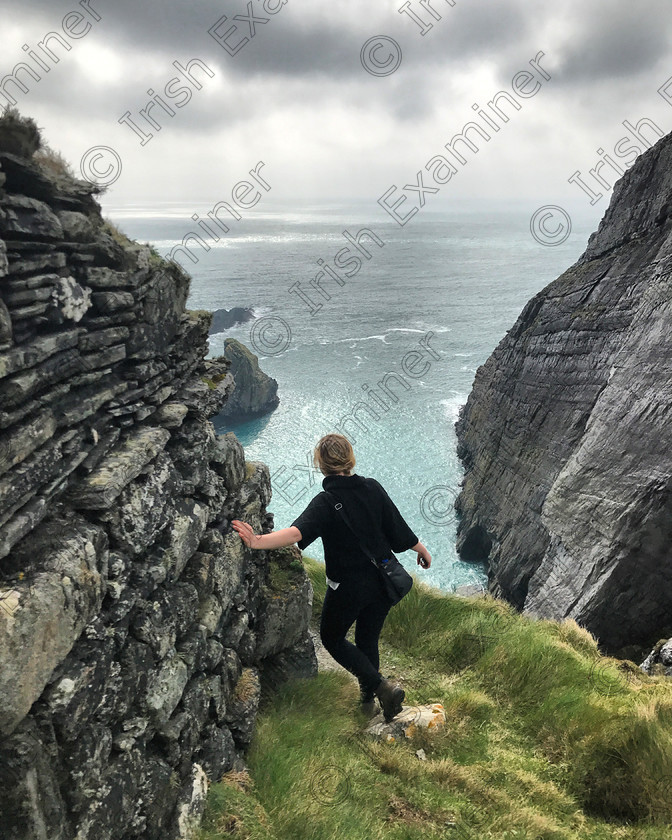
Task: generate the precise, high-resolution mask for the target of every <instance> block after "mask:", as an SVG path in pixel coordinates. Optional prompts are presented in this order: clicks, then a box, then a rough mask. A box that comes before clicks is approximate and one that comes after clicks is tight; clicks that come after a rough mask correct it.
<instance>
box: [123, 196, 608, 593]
mask: <svg viewBox="0 0 672 840" xmlns="http://www.w3.org/2000/svg"><path fill="white" fill-rule="evenodd" d="M537 206H538V203H525V202H521V203H519V204H511V205H501V204H500V205H492V206H488V207H487V208H484V207H483V206H480V207H474V206H469V204H468V203H462V204H460V205H456V206H455V207H454V208H453V209H445V210H429V209H425V210H423V211H422V212H421V213H419V214H418V216H417V217H415V218H414V219H413V220H412V221H411V222H409V223H408V224H407V225H405V226H404V227H399V226H398V225H397V224H396V223H395V222H394V221H393V220H392V219H390V218H389V217H388V216H386V215H385V214H384V213H383V212H382V211H381V210H380V208H376V207H375V205H374V206H373V207H371V206H370V205H367V206H363V205H358V204H352V205H349V206H345V205H333V206H313V207H305V206H304V207H301V208H297V207H280V206H274V207H273V208H272V209H263V210H262V209H261V208H260V209H259V210H258V212H256V213H253V212H251V211H247V212H246V217H245V218H243V219H242V220H241V221H239V222H235V223H234V224H235V227H234V226H233V224H232V226H231V227H232V229H231V231H230V233H228V234H227V235H225V236H223V237H222V239H221V240H220V242H219V243H215V242H214V241H213V240H209V247H210V250H209V251H208V252H207V253H206V252H205V251H204V250H203V249H201V248H199V247H197V246H196V247H193V248H192V252H193V253H194V256H195V258H196V259H197V262H196V263H193V264H192V263H191V262H189V261H187V260H186V259H185V258H184V257H181V258H180V257H178V259H180V260H181V262H182V263H183V264H184V266H185V268H187V270H188V271H189V272H190V274H191V275H192V278H193V279H192V284H191V291H190V296H189V301H188V303H187V306H188V307H189V308H192V309H218V308H227V309H229V308H231V307H233V306H250V307H253V308H254V310H255V313H256V314H257V320H256V321H255V322H250V323H248V324H243V325H240V326H237V327H234V328H233V329H231V330H229V331H228V332H227V333H226V335H229V336H232V337H234V338H237V339H239V340H240V341H242V342H243V343H245V344H247V345H248V346H251V347H253V349H254V351H255V352H257V354H258V355H259V358H260V364H261V367H262V369H263V370H265V371H266V373H268V374H269V375H271V376H273V377H275V378H276V379H277V380H278V384H279V396H280V406H279V407H278V408H277V409H276V410H275V411H274V412H273V413H272V414H270V415H268V416H266V417H263V418H260V419H258V420H254V421H252V422H248V423H244V424H241V425H238V426H235V427H232V429H233V431H234V432H235V433H236V434H237V436H238V437H239V439H240V441H241V443H242V444H243V445H244V446H245V450H246V455H247V458H248V459H250V460H260V461H264V462H265V463H267V464H268V465H269V468H270V470H271V475H272V486H273V499H272V502H271V505H270V509H271V510H272V511H273V513H274V514H275V527H276V528H283V527H287V526H288V525H289V524H291V522H292V520H293V519H294V518H296V516H298V514H299V513H300V512H301V511H302V510H303V508H304V507H305V505H306V504H307V503H308V501H309V500H310V498H311V497H312V496H313V495H314V494H315V493H317V492H318V491H319V490H320V489H321V479H322V476H321V475H320V474H319V473H317V472H316V471H314V470H313V469H311V466H310V457H311V454H312V449H313V446H314V445H315V443H316V441H317V440H318V439H319V437H320V436H321V435H323V434H325V433H327V432H330V431H341V432H343V433H344V434H346V435H348V436H349V437H350V439H351V440H352V441H353V444H354V447H355V453H356V457H357V466H356V468H355V471H356V472H357V473H359V474H361V475H366V476H374V477H375V478H377V479H378V480H379V481H380V482H381V483H382V484H383V486H384V487H385V488H386V489H387V491H388V493H389V494H390V496H391V497H392V498H393V499H394V501H395V502H396V504H397V506H398V507H399V509H400V511H401V512H402V514H403V516H404V517H405V518H406V520H407V521H408V523H409V524H410V525H411V527H412V528H413V530H414V531H415V532H416V533H417V534H418V536H419V537H420V539H421V540H422V541H423V542H424V543H425V545H426V546H427V547H428V548H429V550H430V552H431V553H432V557H433V563H432V566H431V568H430V569H429V570H427V571H424V570H422V569H420V568H419V567H417V566H416V565H415V557H416V555H415V554H414V553H413V552H406V553H405V554H402V555H401V557H400V559H401V560H402V562H403V563H404V564H405V565H406V567H407V568H408V569H412V570H414V571H417V572H418V575H419V577H420V578H421V579H423V580H425V581H426V582H427V583H429V584H431V585H433V586H436V587H439V588H441V589H448V590H450V589H452V588H454V587H455V586H457V585H461V584H464V583H482V582H483V581H484V580H485V574H484V571H483V569H481V568H480V567H476V566H472V565H468V564H465V563H462V562H461V561H459V560H458V558H457V555H456V552H455V546H454V543H455V524H456V523H455V517H454V511H453V501H454V497H455V495H456V493H457V492H458V490H459V483H460V481H461V477H462V470H461V466H460V463H459V462H458V459H457V457H456V453H455V433H454V429H453V424H454V422H455V420H456V419H457V414H458V411H459V408H460V406H461V405H463V404H464V402H465V401H466V398H467V395H468V393H469V391H470V389H471V385H472V382H473V379H474V374H475V372H476V369H477V367H478V366H479V365H480V364H482V363H483V362H484V361H485V360H486V359H487V357H488V356H489V355H490V353H491V352H492V351H493V349H494V348H495V346H496V345H497V343H498V342H499V340H500V339H501V338H502V337H503V336H504V334H505V333H506V331H507V329H509V328H510V327H511V326H512V325H513V323H514V321H515V320H516V318H517V316H518V314H519V313H520V311H521V309H522V308H523V306H524V305H525V303H526V302H527V301H528V300H529V298H530V297H532V296H533V295H534V294H535V293H536V292H538V291H539V290H540V289H542V288H543V287H544V286H545V285H546V284H547V283H549V282H550V281H551V280H553V279H554V278H555V277H556V276H558V275H559V274H560V273H561V272H562V271H563V270H564V269H565V268H567V267H568V266H569V265H571V264H572V263H573V262H574V261H575V260H576V259H577V258H578V256H579V255H580V254H581V252H582V251H583V250H584V248H585V243H586V240H587V238H588V236H589V234H590V233H591V232H592V231H593V230H594V229H595V227H596V226H597V225H596V219H595V218H594V216H593V217H590V216H584V217H582V218H576V217H575V218H574V225H573V232H572V234H571V236H570V237H569V238H568V239H567V241H566V242H565V243H563V244H562V245H559V246H557V247H543V246H541V245H540V244H539V243H538V242H536V241H535V240H534V239H533V237H532V236H531V235H530V229H529V225H530V217H531V215H532V213H533V212H534V210H535V209H536V207H537ZM211 207H212V204H210V205H206V204H204V205H203V206H202V207H198V206H194V207H176V206H174V205H173V206H167V207H162V208H158V209H157V208H153V209H151V210H146V209H143V208H116V209H114V210H111V211H108V213H109V216H110V217H111V218H112V220H113V221H115V223H117V224H118V225H119V227H121V229H122V230H123V231H124V232H125V233H127V234H128V235H129V236H131V237H133V238H135V239H138V240H140V241H143V242H151V243H152V244H154V245H155V247H156V248H157V249H158V250H159V252H160V253H162V254H164V255H165V254H167V253H168V252H169V251H170V249H171V248H172V246H173V245H175V244H176V243H177V242H180V241H181V240H182V237H183V236H184V235H185V234H186V233H187V232H188V231H189V230H194V228H195V223H194V222H193V221H191V218H190V217H191V215H192V213H194V212H198V213H200V214H201V215H202V216H204V215H205V213H206V212H207V210H208V209H210V208H211ZM363 228H368V229H370V230H371V231H372V232H373V233H374V234H375V235H376V237H377V238H378V239H379V240H380V241H381V242H382V243H383V244H382V246H379V245H376V244H373V243H372V242H371V240H370V239H364V240H362V244H363V246H364V247H365V248H366V249H367V251H368V253H369V254H370V259H366V258H365V256H364V255H363V254H360V259H361V268H360V270H359V271H358V273H357V274H356V276H353V277H351V278H346V277H345V270H338V271H337V272H336V273H337V274H338V275H340V277H341V279H342V281H343V285H339V284H338V283H337V282H335V281H334V280H333V279H329V278H327V280H326V281H325V282H323V283H322V286H323V288H324V289H325V290H326V292H327V294H329V296H330V299H329V300H327V299H325V298H324V297H321V296H320V294H319V292H318V291H316V290H315V289H314V288H311V286H310V285H309V281H310V280H311V279H312V278H314V277H315V275H316V274H317V273H318V272H319V271H320V269H321V265H319V264H318V263H317V261H318V260H320V259H321V260H324V262H325V263H326V264H328V265H330V266H332V267H333V266H334V263H333V258H334V255H335V254H336V253H337V252H338V251H339V250H340V249H341V248H343V247H344V246H345V245H347V242H346V240H345V238H344V235H343V231H344V230H347V231H349V232H350V233H351V234H352V235H353V236H354V235H355V234H356V233H357V232H358V231H359V230H361V229H363ZM196 229H197V228H196ZM367 243H368V244H367ZM353 251H355V249H353ZM355 253H357V252H356V251H355ZM351 268H352V269H354V263H353V264H352V266H351ZM334 270H335V269H334ZM297 281H298V282H299V283H300V284H301V289H303V290H305V291H306V292H308V293H309V295H310V298H311V300H312V302H313V304H316V303H318V302H321V303H322V308H321V309H320V310H319V311H317V312H315V313H314V314H311V311H310V309H309V306H310V304H307V303H306V302H305V301H302V300H301V299H300V298H299V297H298V295H297V294H293V293H291V292H290V291H289V288H290V287H291V286H292V284H294V283H296V282H297ZM255 325H256V326H255ZM261 327H263V329H261ZM224 338H225V335H224V334H220V335H215V336H212V337H211V339H210V355H218V354H219V353H221V351H222V346H223V340H224ZM421 342H422V343H421ZM423 345H424V346H423ZM381 382H383V383H384V384H383V385H380V384H379V383H381ZM367 406H368V408H367ZM353 410H354V411H355V413H356V416H357V417H358V418H359V422H356V421H353V420H349V421H347V420H346V421H345V424H344V425H343V420H344V418H347V417H348V416H349V415H352V413H353ZM214 422H215V425H216V426H217V428H218V431H224V430H228V427H227V426H225V425H224V424H221V423H218V422H217V420H216V418H215V420H214ZM306 553H308V554H310V555H312V556H315V557H318V558H319V559H322V557H323V555H322V549H321V544H320V543H319V541H318V542H317V543H314V544H313V545H311V546H310V548H309V549H308V550H307V552H306Z"/></svg>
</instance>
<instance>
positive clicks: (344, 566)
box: [231, 434, 432, 722]
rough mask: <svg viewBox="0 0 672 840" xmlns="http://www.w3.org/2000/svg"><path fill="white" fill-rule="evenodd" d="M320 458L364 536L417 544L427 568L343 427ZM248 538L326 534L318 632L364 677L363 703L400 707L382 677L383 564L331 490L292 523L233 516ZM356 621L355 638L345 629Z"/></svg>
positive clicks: (265, 544)
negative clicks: (255, 523) (265, 528)
mask: <svg viewBox="0 0 672 840" xmlns="http://www.w3.org/2000/svg"><path fill="white" fill-rule="evenodd" d="M314 463H315V466H316V467H318V468H319V470H320V471H321V472H322V474H323V475H324V476H325V478H324V479H323V481H322V487H323V488H324V490H325V491H328V493H329V494H330V495H332V496H335V497H336V499H337V501H338V502H340V503H341V504H342V506H343V509H344V511H345V512H346V515H347V518H348V521H349V522H350V523H351V524H352V526H353V527H354V529H355V530H356V531H357V533H358V534H362V535H363V536H364V538H365V540H366V544H367V547H368V548H369V551H370V552H371V553H372V554H373V555H374V557H376V558H384V557H385V556H389V554H390V551H397V552H401V551H406V550H408V549H412V550H413V551H416V552H417V554H418V557H417V562H418V564H419V565H420V566H421V567H422V568H423V569H428V568H429V567H430V565H431V562H432V558H431V556H430V554H429V552H428V551H427V549H426V548H425V546H424V545H423V544H422V543H421V542H420V541H419V540H418V538H417V536H416V535H415V534H414V533H413V531H411V529H410V528H409V526H408V525H407V524H406V522H405V521H404V519H403V517H402V516H401V514H400V513H399V511H398V510H397V508H396V506H395V504H394V502H393V501H392V500H391V499H390V497H389V496H388V495H387V493H386V492H385V490H384V489H383V487H382V486H381V485H380V484H379V483H378V482H377V481H376V480H375V479H373V478H364V477H363V476H359V475H355V474H354V473H352V469H353V468H354V466H355V453H354V452H353V449H352V445H351V444H350V441H349V440H348V439H347V438H346V437H344V436H343V435H339V434H329V435H325V436H324V437H323V438H321V439H320V441H319V442H318V444H317V446H316V447H315V453H314ZM231 524H232V525H233V527H234V528H235V530H236V531H237V532H238V534H239V535H240V537H241V539H242V540H243V542H244V543H245V545H247V546H249V547H250V548H256V549H273V548H281V547H282V546H286V545H292V544H293V543H297V544H298V546H299V548H301V549H303V548H305V547H306V546H308V545H310V543H312V542H313V541H314V540H315V539H317V537H321V538H322V542H323V545H324V559H325V566H326V574H327V584H328V586H327V592H326V595H325V598H324V604H323V606H322V616H321V620H320V638H321V639H322V644H323V645H324V647H325V648H326V649H327V651H328V652H329V653H330V654H331V656H333V658H334V659H335V660H336V661H337V662H338V663H339V664H340V665H342V666H343V667H344V668H346V669H347V670H348V671H350V672H351V673H353V674H354V675H355V676H356V677H357V680H358V682H359V686H360V696H361V703H362V706H361V708H362V711H363V712H364V713H365V714H366V715H367V716H369V717H370V716H371V715H373V714H375V700H374V697H378V699H379V700H380V703H381V705H382V707H383V712H384V715H385V720H386V721H388V722H389V721H390V720H392V718H393V717H394V716H395V715H397V714H399V712H400V711H401V709H402V705H401V704H402V701H403V699H404V697H405V693H404V690H403V688H401V686H399V685H398V684H395V683H392V682H391V681H390V680H388V679H385V678H383V676H382V675H381V673H380V672H379V670H378V666H379V656H378V639H379V637H380V632H381V630H382V627H383V623H384V621H385V618H386V616H387V613H388V612H389V610H390V607H391V606H392V605H391V603H390V601H389V598H388V596H387V594H386V592H385V589H384V584H383V580H382V578H381V573H380V571H379V570H378V569H377V568H376V567H375V566H374V565H373V563H372V562H371V560H370V559H367V557H366V555H365V554H364V552H363V551H362V549H361V545H360V541H359V540H358V539H357V537H355V535H354V533H353V532H352V531H351V530H350V528H348V527H347V525H346V524H345V522H344V521H343V519H342V518H341V516H340V515H339V513H338V512H337V511H336V510H335V509H334V506H333V504H332V503H331V501H330V500H329V499H328V498H327V494H326V493H324V492H323V493H318V494H317V495H316V496H315V497H314V498H313V499H312V500H311V501H310V503H309V504H308V506H307V507H306V509H305V510H304V511H303V513H302V514H301V515H300V516H299V517H297V518H296V519H295V520H294V522H292V524H291V525H290V527H289V528H282V529H281V530H279V531H272V532H271V533H270V534H262V535H256V534H255V533H254V532H253V531H252V528H251V527H250V526H249V525H248V524H247V523H246V522H241V521H240V520H238V519H234V520H233V521H232V523H231ZM355 621H356V622H357V623H356V625H355V644H354V645H353V644H352V643H351V642H349V641H348V640H347V639H346V638H345V636H346V634H347V632H348V630H349V629H350V627H351V626H352V624H353V622H355Z"/></svg>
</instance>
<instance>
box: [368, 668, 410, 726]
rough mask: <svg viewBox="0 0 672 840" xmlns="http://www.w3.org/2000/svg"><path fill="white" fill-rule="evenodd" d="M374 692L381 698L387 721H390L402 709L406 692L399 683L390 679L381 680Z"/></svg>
mask: <svg viewBox="0 0 672 840" xmlns="http://www.w3.org/2000/svg"><path fill="white" fill-rule="evenodd" d="M374 693H375V695H376V697H377V698H378V699H379V700H380V705H381V706H382V707H383V715H384V716H385V723H389V722H390V721H391V720H392V718H394V717H395V716H396V715H398V714H399V712H400V711H401V710H402V708H403V707H402V702H403V699H404V697H405V696H406V692H405V691H404V689H403V688H402V687H401V686H400V685H399V683H393V682H392V681H391V680H389V679H383V680H381V681H380V684H379V685H378V688H376V690H375V692H374Z"/></svg>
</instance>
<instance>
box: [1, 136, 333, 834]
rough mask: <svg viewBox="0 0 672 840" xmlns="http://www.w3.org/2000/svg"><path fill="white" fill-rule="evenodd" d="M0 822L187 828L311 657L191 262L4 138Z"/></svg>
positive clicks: (305, 582) (132, 830) (13, 828)
mask: <svg viewBox="0 0 672 840" xmlns="http://www.w3.org/2000/svg"><path fill="white" fill-rule="evenodd" d="M0 167H1V169H0V735H1V736H2V737H1V738H0V836H2V837H3V838H6V840H10V839H11V840H28V839H29V838H30V840H34V838H38V837H44V838H47V837H48V838H49V840H69V839H70V838H75V837H76V838H77V840H86V839H87V838H91V840H94V838H95V840H112V838H118V840H122V838H123V840H128V838H147V840H149V838H157V840H158V838H161V840H167V839H168V840H169V838H177V837H190V836H192V835H193V832H194V830H195V826H196V825H197V823H198V819H199V816H200V813H201V810H202V807H203V798H204V795H205V790H206V788H207V783H208V780H209V779H210V780H212V779H217V778H219V776H220V775H221V774H222V772H225V771H226V770H229V769H231V768H235V767H241V766H244V754H245V751H246V749H247V747H248V745H249V743H250V741H251V738H252V734H253V731H254V725H255V718H256V713H257V709H258V706H259V703H260V701H261V702H263V701H264V698H265V696H266V695H267V694H268V693H269V692H271V691H272V690H273V689H274V687H275V686H276V685H277V684H278V683H279V682H280V681H282V680H283V679H286V678H287V677H289V676H298V675H302V676H309V675H311V674H314V673H315V672H316V668H317V665H316V660H315V653H314V649H313V646H312V642H311V641H310V637H309V635H308V623H309V618H310V609H311V602H312V589H311V586H310V582H309V579H308V578H307V576H306V574H305V572H304V570H303V567H302V565H301V563H300V561H299V560H298V559H297V555H298V554H299V553H298V550H297V549H294V550H290V549H285V550H283V551H276V552H252V551H249V550H248V549H246V548H245V546H244V545H243V543H242V541H241V540H240V538H239V537H238V535H237V534H236V533H235V532H233V530H232V529H231V527H230V525H229V522H230V520H231V519H232V518H234V517H238V518H241V519H244V520H246V521H249V522H250V523H251V524H252V525H253V526H254V527H256V528H257V529H265V530H267V529H268V528H269V527H271V526H272V514H270V513H267V510H266V506H267V504H268V503H269V500H270V497H271V487H270V479H269V472H268V468H267V467H266V466H265V465H264V464H262V463H260V462H246V461H245V456H244V452H243V449H242V447H241V446H240V444H239V443H238V441H237V440H236V438H235V437H234V436H233V435H231V434H228V435H224V436H217V435H215V432H214V429H213V426H212V424H211V422H210V420H209V418H210V417H211V416H213V415H214V414H216V413H217V411H219V409H220V408H221V407H222V405H223V404H224V403H225V402H226V400H227V397H228V395H229V394H230V393H231V390H232V387H233V380H232V377H231V374H230V372H229V370H228V361H227V360H225V359H221V358H220V359H213V360H210V361H205V356H206V355H207V349H208V348H207V337H208V328H209V325H210V316H209V315H207V314H203V313H190V312H188V311H187V310H185V302H186V299H187V294H188V289H189V278H188V277H187V275H185V274H184V273H183V272H182V271H181V270H180V269H179V268H178V267H176V266H175V265H173V264H169V263H166V262H164V261H162V260H161V259H160V258H159V257H158V255H156V254H155V253H153V252H152V251H151V250H150V249H149V248H147V247H141V246H138V245H137V244H135V243H131V242H129V241H128V240H125V238H124V237H123V236H122V235H120V234H119V233H118V232H115V230H114V229H113V228H112V227H111V226H110V225H109V224H107V223H105V222H103V220H102V218H101V215H100V208H99V205H98V203H97V202H96V200H95V198H94V190H93V188H92V186H91V185H87V184H84V183H82V182H77V181H74V180H72V179H70V178H68V177H66V176H65V175H63V176H52V175H49V174H48V173H47V172H46V171H45V170H44V169H43V168H40V167H38V166H37V165H35V164H34V163H33V162H31V160H30V159H28V158H25V157H19V156H15V155H12V154H7V153H2V152H1V151H0Z"/></svg>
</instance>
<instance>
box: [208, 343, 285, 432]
mask: <svg viewBox="0 0 672 840" xmlns="http://www.w3.org/2000/svg"><path fill="white" fill-rule="evenodd" d="M224 357H225V358H226V359H228V360H229V362H230V364H231V368H230V370H231V374H232V375H233V378H234V381H235V389H234V391H233V394H231V396H230V397H229V399H228V400H227V401H226V403H225V404H224V406H223V408H222V410H221V412H220V414H219V416H220V417H227V418H231V419H235V420H243V419H249V418H251V417H258V416H259V415H261V414H267V413H268V412H269V411H273V409H274V408H276V407H277V406H278V405H279V403H280V400H279V399H278V383H277V381H276V380H275V379H273V378H272V377H270V376H268V375H267V374H265V373H264V371H263V370H261V368H260V367H259V359H258V358H257V356H255V355H254V353H253V352H252V351H251V350H249V349H248V348H247V347H245V345H244V344H241V343H240V342H239V341H236V339H235V338H227V339H225V340H224Z"/></svg>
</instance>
